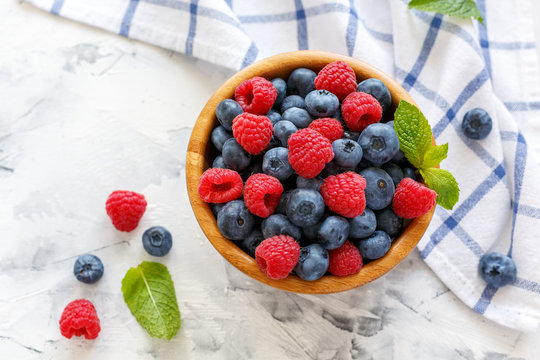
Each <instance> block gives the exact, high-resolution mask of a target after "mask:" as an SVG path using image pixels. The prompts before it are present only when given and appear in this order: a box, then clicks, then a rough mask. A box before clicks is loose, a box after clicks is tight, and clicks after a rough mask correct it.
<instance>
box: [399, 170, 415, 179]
mask: <svg viewBox="0 0 540 360" xmlns="http://www.w3.org/2000/svg"><path fill="white" fill-rule="evenodd" d="M402 170H403V177H404V178H406V177H408V178H411V179H413V180H416V174H415V173H414V169H412V168H410V167H406V168H403V169H402Z"/></svg>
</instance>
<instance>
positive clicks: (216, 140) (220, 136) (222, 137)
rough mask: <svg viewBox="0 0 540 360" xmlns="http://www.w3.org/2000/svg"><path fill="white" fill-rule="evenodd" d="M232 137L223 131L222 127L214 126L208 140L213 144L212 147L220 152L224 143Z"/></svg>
mask: <svg viewBox="0 0 540 360" xmlns="http://www.w3.org/2000/svg"><path fill="white" fill-rule="evenodd" d="M232 137H233V136H232V134H231V133H230V132H228V131H227V130H225V128H224V127H223V126H216V127H215V128H214V130H212V134H211V135H210V140H211V141H212V144H214V147H215V148H216V149H217V150H218V151H220V152H221V149H222V148H223V144H224V143H225V141H227V140H229V139H230V138H232Z"/></svg>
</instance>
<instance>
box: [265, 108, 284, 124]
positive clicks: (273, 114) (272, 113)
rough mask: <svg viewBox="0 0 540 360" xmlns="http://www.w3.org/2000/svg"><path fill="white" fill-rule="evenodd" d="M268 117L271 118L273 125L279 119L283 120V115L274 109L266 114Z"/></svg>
mask: <svg viewBox="0 0 540 360" xmlns="http://www.w3.org/2000/svg"><path fill="white" fill-rule="evenodd" d="M266 117H267V118H268V119H270V122H271V123H272V125H275V124H276V123H277V122H278V121H280V120H281V115H280V114H279V113H278V112H276V111H274V110H270V111H269V112H268V114H266Z"/></svg>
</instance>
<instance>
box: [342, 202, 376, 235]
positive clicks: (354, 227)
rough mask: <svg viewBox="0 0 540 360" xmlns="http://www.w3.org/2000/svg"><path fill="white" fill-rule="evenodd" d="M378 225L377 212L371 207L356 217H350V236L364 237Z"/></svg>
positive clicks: (371, 232)
mask: <svg viewBox="0 0 540 360" xmlns="http://www.w3.org/2000/svg"><path fill="white" fill-rule="evenodd" d="M376 227H377V220H376V218H375V213H373V211H372V210H371V209H369V208H366V209H365V210H364V212H363V213H362V214H360V215H358V216H356V217H353V218H351V219H349V236H350V237H351V238H355V239H362V238H366V237H368V236H370V235H371V234H373V232H374V231H375V228H376Z"/></svg>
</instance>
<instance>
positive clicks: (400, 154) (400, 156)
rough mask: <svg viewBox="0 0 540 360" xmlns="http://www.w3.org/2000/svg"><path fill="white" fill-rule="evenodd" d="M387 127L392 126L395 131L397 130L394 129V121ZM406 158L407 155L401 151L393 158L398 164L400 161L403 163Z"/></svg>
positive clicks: (388, 123)
mask: <svg viewBox="0 0 540 360" xmlns="http://www.w3.org/2000/svg"><path fill="white" fill-rule="evenodd" d="M386 125H390V126H391V127H392V129H394V131H395V128H394V120H391V121H389V122H387V123H386ZM404 157H405V154H404V153H403V151H401V150H399V151H398V152H397V153H396V155H394V157H393V158H392V160H394V161H396V162H398V161H401V160H403V158H404Z"/></svg>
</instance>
